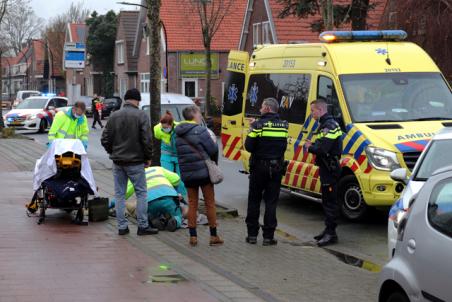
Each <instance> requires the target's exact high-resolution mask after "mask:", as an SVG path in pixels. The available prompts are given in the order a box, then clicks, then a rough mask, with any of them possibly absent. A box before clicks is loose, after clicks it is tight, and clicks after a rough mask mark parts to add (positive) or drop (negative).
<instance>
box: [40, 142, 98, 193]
mask: <svg viewBox="0 0 452 302" xmlns="http://www.w3.org/2000/svg"><path fill="white" fill-rule="evenodd" d="M66 152H74V153H75V154H78V155H80V156H81V157H82V170H81V175H82V177H83V178H84V179H85V180H86V181H87V182H88V184H89V186H90V188H91V190H93V192H94V195H95V196H98V193H97V187H96V182H95V181H94V175H93V171H92V170H91V165H90V163H89V160H88V156H87V154H86V151H85V147H83V144H82V142H81V141H80V140H78V139H55V140H54V141H53V143H52V144H51V146H50V147H49V149H47V151H46V153H44V155H43V156H42V157H41V158H40V159H38V160H37V161H36V165H35V171H34V175H33V190H34V191H36V190H37V189H39V187H40V186H41V184H42V182H43V181H44V180H46V179H49V178H50V177H52V176H53V175H55V174H56V173H57V166H56V162H55V155H61V154H63V153H66Z"/></svg>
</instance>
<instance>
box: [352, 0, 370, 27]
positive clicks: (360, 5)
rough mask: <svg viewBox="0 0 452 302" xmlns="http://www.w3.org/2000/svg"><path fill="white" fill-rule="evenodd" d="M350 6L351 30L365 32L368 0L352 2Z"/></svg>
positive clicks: (354, 0)
mask: <svg viewBox="0 0 452 302" xmlns="http://www.w3.org/2000/svg"><path fill="white" fill-rule="evenodd" d="M351 5H352V8H351V10H350V18H351V20H352V30H365V29H366V26H367V11H368V10H369V0H353V1H352V4H351Z"/></svg>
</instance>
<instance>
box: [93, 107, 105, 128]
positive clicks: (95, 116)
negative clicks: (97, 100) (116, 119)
mask: <svg viewBox="0 0 452 302" xmlns="http://www.w3.org/2000/svg"><path fill="white" fill-rule="evenodd" d="M96 123H99V125H100V126H101V127H103V125H102V120H101V119H100V114H99V112H98V111H97V110H93V128H94V127H96Z"/></svg>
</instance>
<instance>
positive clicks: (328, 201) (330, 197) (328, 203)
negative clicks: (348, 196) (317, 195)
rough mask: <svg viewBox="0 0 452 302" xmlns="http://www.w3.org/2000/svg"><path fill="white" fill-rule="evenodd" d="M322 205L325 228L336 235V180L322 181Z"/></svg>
mask: <svg viewBox="0 0 452 302" xmlns="http://www.w3.org/2000/svg"><path fill="white" fill-rule="evenodd" d="M322 206H323V212H324V214H325V227H326V228H325V230H326V232H327V233H328V234H330V235H336V227H337V219H338V217H339V205H338V203H337V182H329V183H326V182H322Z"/></svg>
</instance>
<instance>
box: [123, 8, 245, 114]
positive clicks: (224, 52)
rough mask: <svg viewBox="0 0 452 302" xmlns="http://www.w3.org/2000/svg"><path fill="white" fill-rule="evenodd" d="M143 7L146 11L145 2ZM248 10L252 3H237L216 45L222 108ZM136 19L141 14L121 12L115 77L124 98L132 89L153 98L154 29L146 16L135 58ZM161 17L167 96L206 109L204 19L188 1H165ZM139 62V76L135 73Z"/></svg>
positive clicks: (216, 86)
mask: <svg viewBox="0 0 452 302" xmlns="http://www.w3.org/2000/svg"><path fill="white" fill-rule="evenodd" d="M142 4H143V5H145V1H143V3H142ZM245 10H246V0H240V1H236V3H235V6H234V8H233V10H232V11H231V12H230V13H229V14H228V15H227V16H226V17H225V19H224V20H223V22H222V25H221V26H220V28H219V29H218V31H217V33H216V35H215V37H214V39H213V41H212V82H211V95H212V97H213V98H214V100H215V101H216V102H217V104H218V106H220V105H221V100H222V98H223V94H224V81H225V76H226V67H227V57H228V53H229V51H230V50H231V49H238V47H239V41H240V34H241V30H242V22H243V20H244V16H245ZM133 13H135V12H121V13H120V16H121V15H123V17H122V18H121V17H120V18H119V24H118V33H117V35H118V38H117V44H116V49H115V76H116V77H117V85H116V87H117V88H116V91H117V92H118V93H119V95H120V96H121V97H122V96H123V93H124V92H125V91H126V90H127V89H129V88H132V87H137V88H139V89H140V91H141V92H143V93H149V82H150V78H149V71H150V57H149V40H148V34H147V33H148V32H149V30H148V28H149V24H148V22H147V16H146V10H145V9H142V10H140V11H139V13H138V18H137V19H136V21H137V22H136V23H135V25H136V27H135V36H134V42H133V47H132V52H130V43H129V42H128V41H129V40H128V36H129V35H130V34H131V33H132V29H133V24H132V19H133V18H132V17H131V16H132V14H133ZM160 17H161V19H162V23H163V26H162V30H161V41H162V48H161V65H162V75H161V91H162V92H171V93H179V94H184V95H186V96H188V97H190V98H192V99H193V100H197V101H199V102H200V103H203V101H204V99H205V93H206V80H205V78H206V72H205V63H206V60H205V49H204V45H203V42H202V33H201V25H200V22H199V19H198V18H199V17H198V14H197V13H196V12H194V11H192V10H191V9H189V8H187V5H186V3H184V2H183V1H177V0H165V1H162V7H161V11H160ZM129 18H130V20H129ZM121 20H122V21H121ZM122 54H124V58H122ZM135 58H136V60H137V63H136V76H135V74H134V72H133V71H134V70H133V69H132V68H131V66H133V64H134V60H135ZM120 62H122V63H120ZM130 62H131V63H132V64H130Z"/></svg>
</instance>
